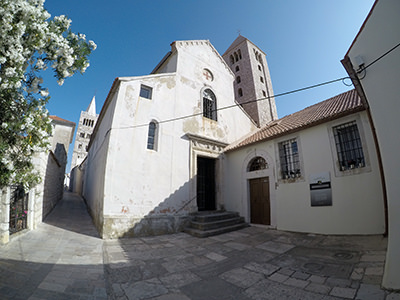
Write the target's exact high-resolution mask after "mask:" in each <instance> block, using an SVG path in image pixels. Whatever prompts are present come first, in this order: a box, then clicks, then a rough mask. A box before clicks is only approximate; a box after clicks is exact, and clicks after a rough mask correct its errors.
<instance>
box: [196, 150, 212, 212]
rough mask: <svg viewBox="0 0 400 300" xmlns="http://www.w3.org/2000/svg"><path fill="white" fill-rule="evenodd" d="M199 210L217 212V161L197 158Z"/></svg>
mask: <svg viewBox="0 0 400 300" xmlns="http://www.w3.org/2000/svg"><path fill="white" fill-rule="evenodd" d="M197 207H198V210H199V211H201V210H215V159H212V158H206V157H197Z"/></svg>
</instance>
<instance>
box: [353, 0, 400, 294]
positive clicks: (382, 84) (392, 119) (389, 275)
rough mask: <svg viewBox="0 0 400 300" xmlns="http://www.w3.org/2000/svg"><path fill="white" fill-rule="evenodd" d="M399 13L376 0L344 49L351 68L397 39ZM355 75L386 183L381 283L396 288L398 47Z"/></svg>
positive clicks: (399, 238)
mask: <svg viewBox="0 0 400 300" xmlns="http://www.w3.org/2000/svg"><path fill="white" fill-rule="evenodd" d="M399 13H400V2H399V1H397V0H380V1H377V3H376V4H375V7H374V9H373V11H372V13H371V15H370V16H369V18H368V19H367V21H366V22H365V24H364V27H363V28H362V29H361V31H360V33H359V35H358V36H357V38H356V39H355V41H354V43H353V45H352V46H351V48H350V50H349V52H348V56H349V58H350V60H351V62H352V64H353V67H354V69H355V70H357V69H358V64H357V61H356V57H357V56H359V57H361V58H362V59H363V61H364V63H365V66H368V65H369V64H370V63H372V62H373V61H374V60H375V59H377V58H378V57H380V56H381V55H383V54H384V53H386V52H387V51H389V50H390V49H392V48H393V47H394V46H396V45H397V44H398V43H399V41H400V31H399V30H398V28H400V18H399ZM359 77H360V81H361V85H362V88H363V90H364V92H365V94H366V97H367V100H368V103H369V105H370V108H371V114H372V118H373V121H374V124H375V127H376V131H377V135H378V142H379V146H380V150H381V154H382V161H383V169H384V174H385V181H386V187H387V197H388V211H389V228H388V233H389V238H388V251H387V257H386V266H385V274H384V278H383V286H384V287H387V288H392V289H400V259H399V258H398V255H399V253H400V234H399V228H400V218H399V215H400V197H399V195H400V185H399V174H398V173H399V171H398V170H399V169H400V160H399V153H400V138H398V133H397V131H398V129H399V128H400V121H399V116H398V112H399V111H400V101H399V93H400V91H399V78H400V48H399V47H398V48H397V49H395V50H394V51H392V52H391V53H389V54H388V55H386V56H385V57H383V58H382V59H380V60H379V61H377V62H376V63H374V64H373V65H371V66H369V67H368V68H367V70H366V71H365V72H363V73H361V74H360V76H359Z"/></svg>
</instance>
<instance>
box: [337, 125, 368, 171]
mask: <svg viewBox="0 0 400 300" xmlns="http://www.w3.org/2000/svg"><path fill="white" fill-rule="evenodd" d="M333 135H334V137H335V144H336V151H337V155H338V160H339V166H340V170H341V171H345V170H351V169H355V168H362V167H365V159H364V153H363V149H362V143H361V139H360V134H359V132H358V128H357V123H356V121H352V122H348V123H345V124H342V125H339V126H335V127H333Z"/></svg>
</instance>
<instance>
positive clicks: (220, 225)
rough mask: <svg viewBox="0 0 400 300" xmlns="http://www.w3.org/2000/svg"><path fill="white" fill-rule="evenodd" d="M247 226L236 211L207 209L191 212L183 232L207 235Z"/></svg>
mask: <svg viewBox="0 0 400 300" xmlns="http://www.w3.org/2000/svg"><path fill="white" fill-rule="evenodd" d="M247 226H249V225H248V224H247V223H245V222H244V218H243V217H240V216H239V214H238V213H236V212H228V211H207V212H198V213H194V214H192V220H191V222H190V223H189V226H188V227H186V228H185V229H184V232H186V233H188V234H191V235H193V236H196V237H208V236H213V235H218V234H221V233H226V232H230V231H235V230H238V229H242V228H245V227H247Z"/></svg>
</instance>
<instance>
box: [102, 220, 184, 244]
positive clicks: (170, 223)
mask: <svg viewBox="0 0 400 300" xmlns="http://www.w3.org/2000/svg"><path fill="white" fill-rule="evenodd" d="M188 222H189V217H188V216H155V217H149V216H147V217H144V218H128V217H121V216H108V217H105V218H104V225H103V230H102V238H103V239H115V238H121V237H139V236H154V235H163V234H172V233H177V232H180V231H182V230H183V228H185V227H186V226H187V224H188Z"/></svg>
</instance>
